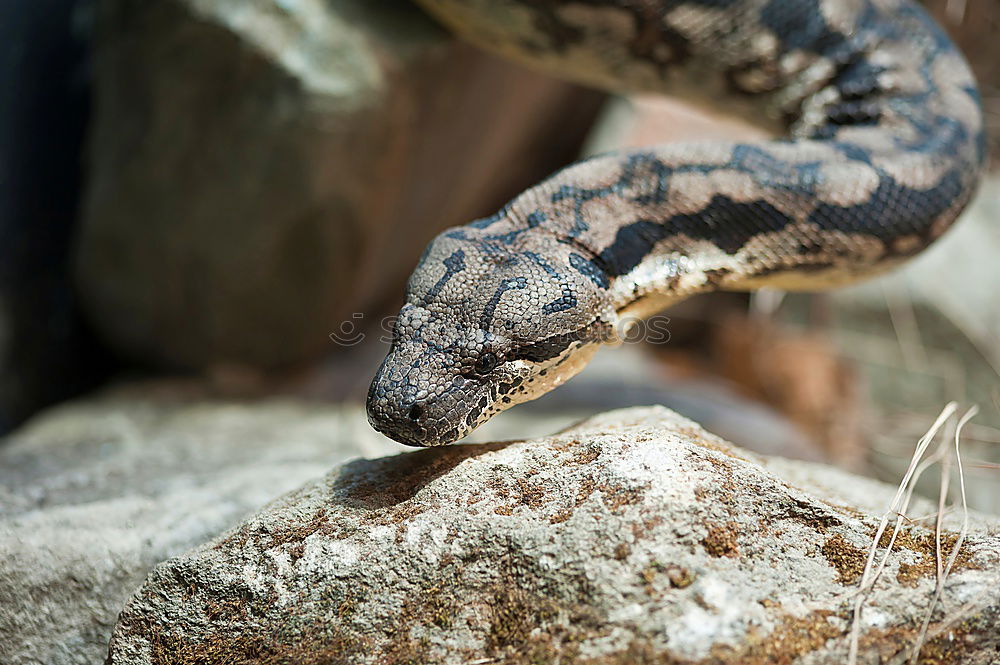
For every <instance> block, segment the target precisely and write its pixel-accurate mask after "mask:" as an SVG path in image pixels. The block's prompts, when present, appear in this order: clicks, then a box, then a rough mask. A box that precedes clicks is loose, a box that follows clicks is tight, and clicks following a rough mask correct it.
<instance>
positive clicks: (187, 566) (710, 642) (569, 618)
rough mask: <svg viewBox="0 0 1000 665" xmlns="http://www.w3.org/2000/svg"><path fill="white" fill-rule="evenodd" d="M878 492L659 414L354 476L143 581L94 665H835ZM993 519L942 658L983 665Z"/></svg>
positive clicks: (309, 489) (937, 617) (937, 619)
mask: <svg viewBox="0 0 1000 665" xmlns="http://www.w3.org/2000/svg"><path fill="white" fill-rule="evenodd" d="M892 493H893V490H892V488H890V487H888V486H885V485H882V484H880V483H877V482H876V481H872V480H867V479H864V478H860V477H856V476H852V475H850V474H847V473H845V472H841V471H836V470H833V469H830V468H827V467H823V466H819V465H813V464H809V463H803V462H789V461H783V460H779V459H767V458H757V457H752V456H750V455H749V454H745V453H743V452H741V451H740V450H738V449H735V448H731V447H730V446H728V445H727V444H726V443H725V442H723V441H721V440H720V439H718V438H716V437H714V436H712V435H709V434H707V433H705V432H704V431H703V430H701V429H700V428H699V427H698V426H697V425H695V424H694V423H692V422H690V421H688V420H685V419H684V418H681V417H679V416H677V415H676V414H674V413H672V412H670V411H667V410H666V409H663V408H662V407H657V408H645V409H631V410H624V411H617V412H611V413H608V414H605V415H603V416H599V417H597V418H594V419H592V420H590V421H587V422H585V423H583V424H581V425H579V426H577V427H575V428H573V429H570V430H568V431H566V432H564V433H561V434H559V435H556V436H553V437H549V438H543V439H538V440H532V441H513V442H507V443H494V444H482V445H459V446H454V447H449V448H440V449H431V450H425V451H421V452H415V453H410V454H406V455H403V456H398V457H390V458H385V459H380V460H374V461H358V462H352V463H350V464H347V465H345V466H343V467H342V468H340V469H339V470H337V471H334V472H333V473H331V474H329V475H328V476H326V477H325V478H322V479H320V480H317V481H315V482H312V483H309V484H307V485H305V486H304V487H303V488H301V489H299V490H297V491H295V492H293V493H291V494H289V495H287V496H285V497H284V498H282V499H280V500H278V501H276V502H274V503H272V504H271V505H270V506H268V507H267V508H266V509H265V510H264V511H262V512H261V513H259V514H257V515H256V516H254V517H253V518H251V519H249V520H247V521H246V522H244V523H243V524H242V525H240V526H238V527H237V528H235V529H233V530H231V531H229V532H228V533H226V534H225V535H223V536H221V537H219V538H217V539H215V540H213V541H212V542H210V543H207V544H205V545H203V546H201V547H199V548H197V549H195V550H193V551H192V552H190V553H188V554H185V555H183V556H180V557H177V558H175V559H172V560H170V561H167V562H165V563H163V564H161V565H160V566H157V567H156V568H155V569H154V570H153V572H152V573H151V574H150V576H149V578H148V579H147V581H146V583H145V584H144V585H143V586H142V588H141V589H140V590H139V591H138V592H137V593H136V594H135V595H134V596H133V597H132V599H131V600H130V601H129V602H128V604H127V605H126V607H125V609H124V611H123V612H122V614H121V616H120V618H119V622H118V624H117V626H116V628H115V631H114V635H113V637H112V640H111V645H110V656H109V660H108V662H109V663H110V664H112V665H126V664H128V665H135V664H144V665H145V664H152V665H165V664H167V663H170V664H176V665H180V664H187V663H199V664H204V665H209V664H213V663H226V664H227V665H231V664H232V665H235V664H242V663H263V664H271V663H445V664H450V663H456V664H457V663H494V662H496V663H501V662H502V663H558V662H562V663H586V664H593V665H596V664H598V663H600V664H610V663H616V664H625V663H629V664H631V663H653V662H656V663H716V664H720V663H793V662H794V663H843V662H846V658H845V651H846V632H847V630H848V623H847V620H846V619H847V617H848V615H849V610H850V607H851V606H852V603H853V599H854V597H855V590H856V584H857V580H858V577H859V575H860V572H861V569H862V567H863V565H864V560H865V554H864V552H865V548H866V547H867V545H868V542H869V539H870V538H871V537H872V534H873V533H874V530H875V527H876V525H877V523H878V520H879V515H880V514H881V511H883V510H884V509H885V507H886V506H887V505H888V503H889V499H890V497H891V495H892ZM919 503H920V505H917V506H914V507H913V510H914V514H919V513H921V512H922V511H926V512H930V510H931V508H930V506H929V504H928V502H926V501H922V502H919ZM998 525H1000V523H998V522H997V520H996V519H993V518H986V517H979V518H975V519H974V520H973V527H972V531H971V532H970V535H969V537H968V538H967V540H966V541H965V543H964V545H963V546H962V549H961V550H960V556H959V558H958V561H959V563H958V564H957V565H956V568H955V571H954V572H953V573H952V576H951V577H950V578H949V580H948V583H947V584H946V585H945V587H944V594H943V597H942V602H941V605H940V606H939V607H940V608H941V609H940V610H939V611H937V612H936V613H935V614H934V618H933V621H932V622H931V624H930V633H929V634H930V636H931V639H930V641H929V644H928V645H927V647H926V650H925V653H928V654H934V655H936V656H937V657H938V658H937V660H936V661H935V662H963V663H987V662H992V661H991V660H990V659H995V654H996V649H997V648H998V647H1000V632H998V631H997V630H996V625H997V623H996V622H997V620H998V617H1000V565H998V564H1000V535H998V532H997V529H998ZM954 538H955V536H954V534H953V533H949V534H945V536H944V543H945V546H946V549H947V546H948V544H949V543H952V544H953V543H954ZM933 542H934V537H933V532H931V531H928V530H926V529H924V528H923V527H921V526H918V525H917V524H915V523H913V524H909V525H907V526H906V527H904V529H903V534H902V536H901V538H900V545H899V547H898V550H897V551H895V552H894V553H893V554H892V555H891V556H890V559H889V563H888V565H887V567H886V569H885V576H884V578H883V581H882V583H880V584H879V585H878V586H877V587H876V589H875V591H874V594H873V595H872V597H871V598H870V600H869V601H868V603H867V605H866V607H867V610H866V611H865V612H864V613H863V614H862V624H861V633H860V645H861V659H860V660H859V662H861V663H874V662H876V661H878V662H888V661H889V659H890V658H892V657H896V658H897V660H893V661H892V662H899V660H898V659H899V658H905V656H906V655H908V647H909V646H910V645H911V644H912V643H913V642H914V639H915V635H916V633H917V631H918V629H919V625H920V622H921V620H922V617H923V615H924V612H925V611H926V609H927V607H928V603H929V601H930V598H931V595H932V593H933V589H934V584H935V582H934V569H935V565H934V560H933V554H932V553H933ZM896 654H899V655H896ZM942 654H943V655H942ZM894 655H896V656H894ZM879 659H881V660H879Z"/></svg>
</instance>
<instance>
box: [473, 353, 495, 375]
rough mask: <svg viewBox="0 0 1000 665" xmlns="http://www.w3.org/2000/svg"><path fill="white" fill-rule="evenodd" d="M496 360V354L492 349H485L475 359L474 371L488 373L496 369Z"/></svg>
mask: <svg viewBox="0 0 1000 665" xmlns="http://www.w3.org/2000/svg"><path fill="white" fill-rule="evenodd" d="M498 362H499V361H498V360H497V356H496V354H495V353H493V352H492V351H487V352H486V353H484V354H483V355H481V356H479V360H477V361H476V371H477V372H479V373H480V374H489V373H490V372H492V371H493V370H494V369H496V366H497V363H498Z"/></svg>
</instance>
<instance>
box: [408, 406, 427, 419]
mask: <svg viewBox="0 0 1000 665" xmlns="http://www.w3.org/2000/svg"><path fill="white" fill-rule="evenodd" d="M407 415H408V416H409V418H410V420H420V416H422V415H424V409H423V407H421V406H420V405H419V404H414V405H413V406H411V407H410V412H409V414H407Z"/></svg>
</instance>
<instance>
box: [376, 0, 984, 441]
mask: <svg viewBox="0 0 1000 665" xmlns="http://www.w3.org/2000/svg"><path fill="white" fill-rule="evenodd" d="M421 4H422V5H423V6H424V7H425V8H426V9H427V10H429V11H430V12H431V13H432V14H433V15H434V16H436V17H437V18H439V19H440V20H441V21H442V22H443V23H445V24H446V25H448V26H449V27H450V28H451V29H452V30H454V31H455V32H457V33H458V34H460V35H462V36H463V37H464V38H466V39H468V40H470V41H471V42H473V43H474V44H477V45H480V46H482V47H484V48H487V49H490V50H493V51H496V52H498V53H501V54H503V55H505V56H507V57H510V58H512V59H516V60H518V61H521V62H525V63H528V64H530V65H531V66H534V67H536V68H541V69H543V70H544V71H547V72H550V73H552V74H554V75H557V76H560V77H563V78H567V79H572V80H575V81H579V82H582V83H585V84H589V85H592V86H597V87H601V88H605V89H614V90H630V91H632V90H634V91H639V90H643V91H649V90H653V91H662V92H665V93H668V94H671V95H675V96H681V97H684V98H687V99H693V100H695V101H697V102H700V103H703V104H710V105H711V106H712V107H713V108H715V109H721V110H723V111H728V112H731V113H736V114H739V115H741V116H743V117H744V118H749V119H751V120H754V119H756V120H757V121H758V122H759V123H760V124H761V125H762V126H765V127H767V128H768V129H770V130H772V131H773V132H774V133H775V135H776V136H780V137H782V138H777V139H775V140H770V141H760V142H746V143H733V142H692V143H678V144H667V145H662V146H657V147H653V148H649V149H646V150H642V151H638V152H628V153H618V154H608V155H602V156H598V157H594V158H592V159H588V160H585V161H582V162H579V163H577V164H574V165H572V166H569V167H568V168H566V169H564V170H562V171H560V172H559V173H557V174H555V175H553V176H551V177H550V178H549V179H548V180H546V181H544V182H542V183H541V184H539V185H537V186H535V187H533V188H531V189H529V190H527V191H525V192H524V193H522V194H520V195H519V196H518V197H517V198H515V199H514V200H513V201H511V202H510V203H509V204H508V205H507V206H506V207H505V208H504V209H503V210H501V211H500V212H498V213H497V214H495V215H493V216H492V217H487V218H485V219H480V220H478V221H474V222H472V223H471V224H468V225H466V226H461V227H456V228H453V229H449V230H447V231H445V232H443V233H442V234H441V235H439V236H438V237H437V238H435V239H434V240H433V241H432V242H431V244H430V245H429V246H428V248H427V250H426V251H425V252H424V255H423V257H422V258H421V260H420V263H419V265H418V266H417V268H416V270H415V271H414V273H413V275H412V277H411V278H410V282H409V285H408V288H407V296H406V304H405V305H404V307H403V309H402V311H400V314H399V318H398V320H397V322H396V327H395V331H394V340H393V343H392V347H391V349H390V350H389V354H388V356H387V357H386V359H385V361H384V362H383V363H382V366H381V367H380V368H379V370H378V373H377V374H376V376H375V379H374V380H373V382H372V386H371V390H370V391H369V394H368V417H369V420H370V422H371V424H372V425H373V426H374V427H375V428H376V429H378V430H379V431H381V432H383V433H385V434H386V435H388V436H390V437H392V438H393V439H396V440H397V441H400V442H402V443H406V444H411V445H418V446H430V445H442V444H447V443H451V442H452V441H455V440H456V439H459V438H461V437H462V436H465V435H466V434H468V433H469V432H470V431H471V430H473V429H474V428H476V427H477V426H478V425H480V424H482V423H483V422H484V421H486V420H488V419H489V418H491V417H492V416H493V415H495V414H497V413H499V412H500V411H503V410H504V409H506V408H508V407H510V406H512V405H514V404H517V403H519V402H524V401H526V400H530V399H533V398H535V397H538V396H539V395H541V394H543V393H545V392H547V391H548V390H551V389H552V388H554V387H556V386H558V385H560V384H561V383H562V382H564V381H565V380H566V379H568V378H569V377H571V376H573V375H574V374H576V373H577V372H578V371H579V370H580V369H582V368H583V366H584V365H585V364H586V363H587V362H588V360H589V359H590V357H591V356H592V354H593V353H594V351H595V350H596V349H597V348H598V346H599V345H600V344H603V343H614V342H615V341H616V340H620V339H621V336H622V335H623V328H624V326H625V325H627V323H628V322H629V321H634V320H635V318H636V317H641V316H648V315H650V314H652V313H655V312H657V311H659V310H660V309H662V308H663V307H665V306H667V305H669V304H671V303H674V302H677V301H678V300H680V299H682V298H685V297H687V296H690V295H692V294H694V293H700V292H705V291H711V290H715V289H725V290H749V289H754V288H757V287H761V286H773V287H777V288H782V289H824V288H829V287H831V286H836V285H839V284H845V283H848V282H852V281H855V280H858V279H861V278H865V277H869V276H871V275H875V274H878V273H880V272H882V271H884V270H886V269H887V268H889V267H891V266H894V265H896V264H898V263H899V262H901V261H902V260H904V259H906V258H908V257H911V256H913V255H914V254H916V253H918V252H920V251H921V250H922V249H924V248H925V247H926V246H927V245H928V244H929V243H931V242H932V241H933V240H934V239H936V238H937V237H938V236H940V235H941V234H942V233H944V231H945V230H946V229H947V228H948V227H949V226H950V225H951V223H952V221H954V219H955V217H956V215H958V213H959V212H960V211H961V210H962V208H963V207H964V206H965V205H966V203H967V202H968V200H969V198H970V196H971V195H972V192H973V190H974V189H975V186H976V183H977V181H978V178H979V174H980V171H981V169H982V164H983V161H984V158H985V154H984V153H985V142H984V135H983V123H982V117H981V111H980V106H979V97H978V93H977V90H976V85H975V82H974V80H973V78H972V75H971V73H970V71H969V68H968V66H967V65H966V63H965V61H964V60H963V58H962V56H961V54H959V52H958V51H957V50H956V48H955V46H954V45H953V44H952V43H951V42H950V41H949V39H948V38H947V37H946V36H945V34H944V32H943V31H942V30H941V28H940V27H938V26H937V25H936V24H935V23H934V22H933V21H932V20H931V19H930V18H929V17H928V16H927V15H926V14H925V13H924V11H923V10H922V9H921V8H920V7H919V6H917V5H916V4H914V3H913V2H912V1H911V0H422V2H421ZM484 131H489V129H488V128H484Z"/></svg>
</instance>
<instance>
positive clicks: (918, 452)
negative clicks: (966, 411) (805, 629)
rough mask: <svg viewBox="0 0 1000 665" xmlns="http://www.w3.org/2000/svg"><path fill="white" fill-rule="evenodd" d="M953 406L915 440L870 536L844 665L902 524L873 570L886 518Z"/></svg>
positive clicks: (899, 509) (908, 490) (902, 506)
mask: <svg viewBox="0 0 1000 665" xmlns="http://www.w3.org/2000/svg"><path fill="white" fill-rule="evenodd" d="M957 409H958V405H957V404H956V403H955V402H949V403H948V404H947V405H946V406H945V407H944V409H942V411H941V413H940V415H938V417H937V420H935V421H934V424H933V425H931V427H930V429H928V430H927V432H926V433H925V434H924V435H923V436H922V437H921V438H920V440H919V441H918V442H917V446H916V448H915V449H914V450H913V456H912V457H911V458H910V465H909V467H907V469H906V473H905V474H904V475H903V479H902V480H901V481H900V482H899V487H898V488H897V489H896V494H895V496H893V499H892V502H891V503H890V504H889V508H888V510H887V511H886V512H885V514H884V515H883V516H882V520H881V522H879V526H878V529H877V530H876V531H875V535H874V537H873V538H872V544H871V546H870V547H869V548H868V559H867V561H866V562H865V568H864V572H863V573H862V575H861V583H860V586H859V588H858V594H857V597H856V598H855V601H854V613H853V617H852V620H851V634H850V645H849V648H848V656H847V663H848V665H856V664H857V662H858V640H859V636H860V631H861V608H862V606H863V605H864V602H865V600H866V599H867V597H868V593H869V591H870V590H871V589H872V588H873V587H874V585H875V582H877V581H878V578H879V576H880V575H881V574H882V570H883V569H884V568H885V564H886V561H887V560H888V557H889V554H890V553H891V552H892V547H893V545H894V544H895V541H896V537H897V536H898V535H899V530H900V529H901V528H902V520H899V519H897V520H896V525H895V529H894V530H893V535H892V538H891V539H890V541H889V544H888V547H887V548H886V553H885V556H883V558H882V560H881V562H880V564H879V566H878V571H877V572H873V567H874V564H875V556H876V554H877V552H878V544H879V542H880V541H881V540H882V535H883V534H884V533H885V530H886V527H887V526H888V524H889V518H890V516H891V515H894V514H896V513H905V512H906V506H907V505H908V504H909V501H910V496H912V493H913V484H914V482H915V480H914V476H915V475H916V476H917V477H919V474H918V473H917V472H918V470H919V471H920V472H922V471H923V469H925V468H926V467H927V466H928V465H927V464H921V460H922V459H923V457H924V453H925V452H926V451H927V447H928V446H929V445H930V443H931V441H933V440H934V437H935V436H937V433H938V431H939V430H940V429H941V427H942V426H943V425H944V423H945V422H946V421H947V420H948V419H950V418H951V417H952V415H954V413H955V411H956V410H957Z"/></svg>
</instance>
